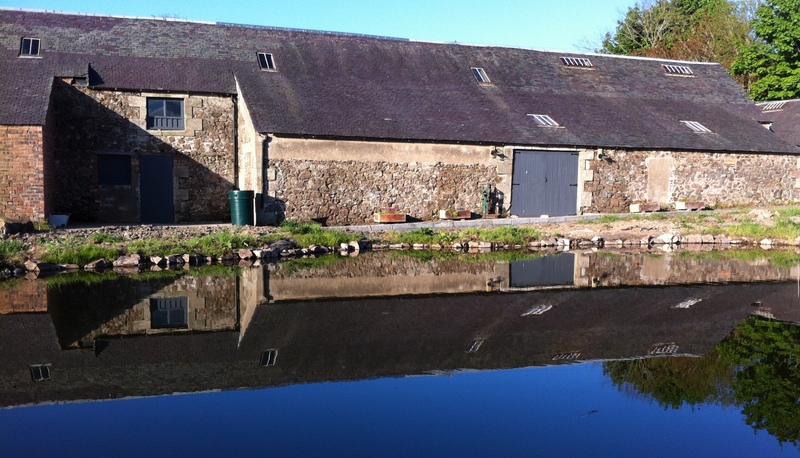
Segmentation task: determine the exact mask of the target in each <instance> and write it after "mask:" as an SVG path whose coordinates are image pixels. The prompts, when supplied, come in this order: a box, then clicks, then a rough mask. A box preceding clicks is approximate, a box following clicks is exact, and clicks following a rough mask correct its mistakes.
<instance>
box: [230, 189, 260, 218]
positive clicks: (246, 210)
mask: <svg viewBox="0 0 800 458" xmlns="http://www.w3.org/2000/svg"><path fill="white" fill-rule="evenodd" d="M228 199H230V201H231V224H233V225H235V226H253V225H254V224H255V213H254V211H253V201H254V199H255V192H254V191H228Z"/></svg>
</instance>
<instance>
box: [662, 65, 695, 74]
mask: <svg viewBox="0 0 800 458" xmlns="http://www.w3.org/2000/svg"><path fill="white" fill-rule="evenodd" d="M661 68H663V69H664V72H665V73H666V74H667V75H678V76H694V72H693V71H692V69H691V68H689V67H687V66H685V65H669V64H663V65H661Z"/></svg>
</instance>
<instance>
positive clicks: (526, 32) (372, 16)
mask: <svg viewBox="0 0 800 458" xmlns="http://www.w3.org/2000/svg"><path fill="white" fill-rule="evenodd" d="M634 3H635V0H560V1H553V0H459V1H454V0H395V1H387V0H334V1H322V0H288V1H287V0H280V1H278V0H247V1H244V0H191V1H188V0H187V1H164V0H160V1H159V0H126V1H119V0H116V1H97V0H70V1H65V0H0V6H4V7H15V8H30V9H45V10H56V11H67V12H79V13H95V14H114V15H124V16H144V17H151V16H164V15H170V16H175V17H179V18H182V19H192V20H202V21H217V22H233V23H238V24H253V25H268V26H275V27H291V28H300V29H312V30H326V31H336V32H350V33H364V34H370V35H383V36H391V37H400V38H411V39H417V40H430V41H445V42H459V43H468V44H485V45H502V46H519V47H525V48H538V49H552V50H564V51H587V50H592V49H595V48H596V47H597V45H598V44H599V42H600V39H601V37H602V35H603V34H604V33H605V32H607V31H610V30H613V29H614V26H615V24H616V21H617V19H618V18H620V17H621V16H622V14H623V13H624V12H625V11H627V9H628V8H629V7H630V6H632V5H633V4H634Z"/></svg>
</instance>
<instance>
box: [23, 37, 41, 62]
mask: <svg viewBox="0 0 800 458" xmlns="http://www.w3.org/2000/svg"><path fill="white" fill-rule="evenodd" d="M40 44H41V40H40V39H38V38H22V43H21V44H20V47H19V55H20V57H37V56H39V48H40Z"/></svg>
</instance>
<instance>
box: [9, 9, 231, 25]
mask: <svg viewBox="0 0 800 458" xmlns="http://www.w3.org/2000/svg"><path fill="white" fill-rule="evenodd" d="M0 11H19V12H22V13H41V14H60V15H64V16H86V17H107V18H114V19H143V20H148V21H165V22H188V23H192V24H205V25H218V24H219V23H217V22H214V21H201V20H196V19H183V18H178V17H168V16H125V15H120V14H97V13H76V12H72V11H59V10H39V9H35V8H15V7H8V6H0Z"/></svg>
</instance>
